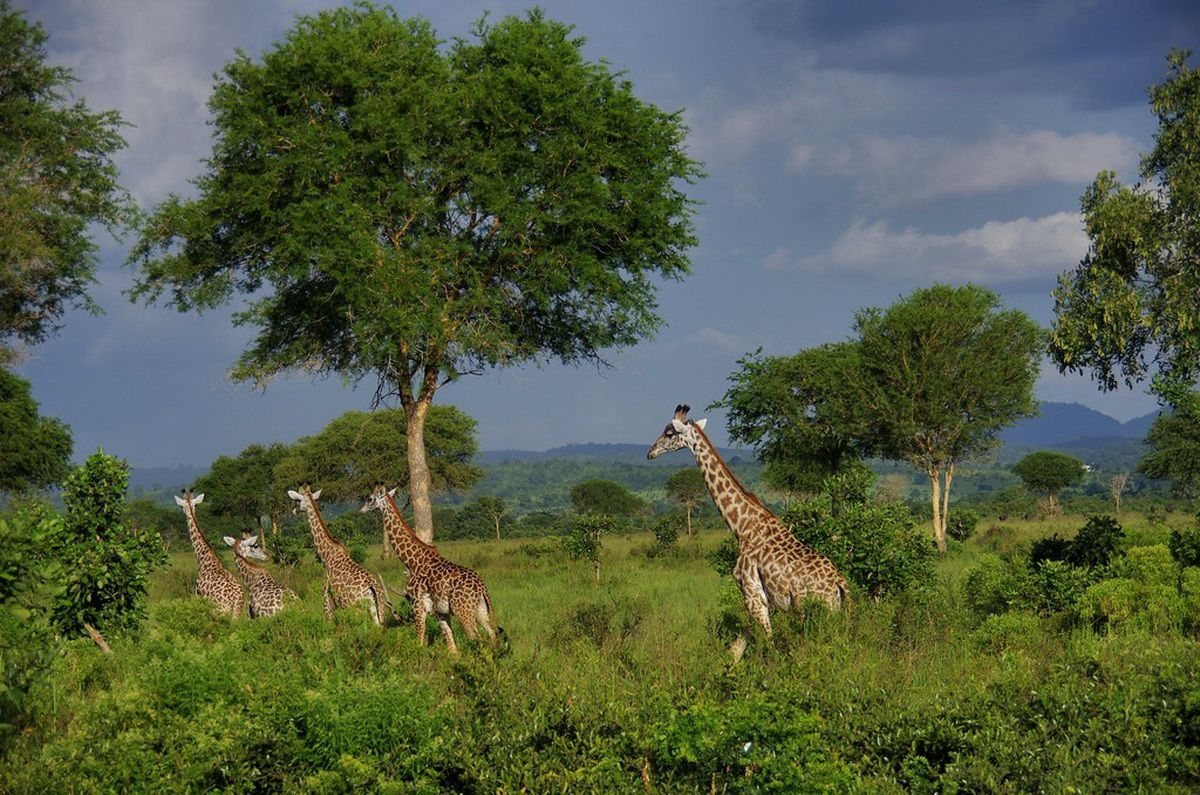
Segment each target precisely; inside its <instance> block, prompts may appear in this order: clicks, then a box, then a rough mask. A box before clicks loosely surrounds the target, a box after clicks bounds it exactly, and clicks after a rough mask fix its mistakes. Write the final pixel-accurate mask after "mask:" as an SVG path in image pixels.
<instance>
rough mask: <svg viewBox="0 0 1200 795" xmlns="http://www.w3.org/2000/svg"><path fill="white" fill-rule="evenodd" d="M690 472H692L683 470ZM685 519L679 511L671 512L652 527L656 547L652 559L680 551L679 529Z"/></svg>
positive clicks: (651, 548)
mask: <svg viewBox="0 0 1200 795" xmlns="http://www.w3.org/2000/svg"><path fill="white" fill-rule="evenodd" d="M681 471H684V472H689V471H691V470H681ZM684 520H685V517H684V516H683V515H682V514H681V513H680V512H679V511H671V512H669V513H666V514H664V515H663V516H662V517H660V518H659V520H658V521H657V522H655V523H654V525H653V527H651V528H650V529H651V531H653V533H654V546H652V547H650V552H649V555H650V557H652V558H657V557H662V556H663V555H670V554H672V553H674V552H676V551H678V549H679V528H680V526H681V525H682V524H683V523H684Z"/></svg>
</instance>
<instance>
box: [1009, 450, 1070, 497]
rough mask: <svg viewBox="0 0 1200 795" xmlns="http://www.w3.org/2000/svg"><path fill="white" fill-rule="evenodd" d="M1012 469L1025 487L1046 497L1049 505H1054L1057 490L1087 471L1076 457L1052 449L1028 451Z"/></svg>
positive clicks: (1059, 490) (1068, 484) (1060, 489)
mask: <svg viewBox="0 0 1200 795" xmlns="http://www.w3.org/2000/svg"><path fill="white" fill-rule="evenodd" d="M1012 471H1013V474H1014V475H1016V476H1017V477H1019V478H1020V479H1021V481H1022V482H1023V483H1024V484H1025V488H1027V489H1029V490H1030V491H1032V492H1034V493H1035V494H1042V495H1045V496H1046V497H1048V498H1049V499H1050V503H1051V506H1054V505H1056V503H1057V499H1058V494H1059V492H1061V491H1062V490H1063V489H1065V488H1066V487H1067V486H1072V485H1074V484H1076V483H1078V482H1079V481H1081V480H1083V476H1084V474H1085V473H1086V472H1087V470H1086V469H1084V466H1083V462H1082V461H1080V460H1079V459H1078V458H1075V457H1074V456H1069V455H1067V454H1066V453H1057V452H1054V451H1053V450H1038V451H1036V452H1033V453H1030V454H1029V455H1027V456H1025V457H1024V458H1022V459H1021V460H1020V461H1018V462H1017V463H1016V464H1015V465H1014V466H1013V468H1012Z"/></svg>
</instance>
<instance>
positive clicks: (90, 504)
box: [51, 450, 167, 650]
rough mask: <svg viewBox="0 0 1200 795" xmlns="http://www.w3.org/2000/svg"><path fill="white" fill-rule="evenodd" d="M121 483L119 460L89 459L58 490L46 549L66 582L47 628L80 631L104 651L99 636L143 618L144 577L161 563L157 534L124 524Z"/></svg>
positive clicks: (100, 454) (123, 468) (125, 479)
mask: <svg viewBox="0 0 1200 795" xmlns="http://www.w3.org/2000/svg"><path fill="white" fill-rule="evenodd" d="M128 483H129V467H128V466H127V465H126V464H125V462H124V461H121V460H120V459H118V458H114V457H113V456H110V455H106V454H105V453H104V451H103V450H99V451H97V452H95V453H93V454H92V455H91V457H89V458H88V460H87V461H86V462H84V464H83V466H82V467H80V468H79V469H77V470H75V471H74V472H73V473H72V474H71V475H70V477H68V478H67V480H66V482H65V483H64V484H63V502H65V503H66V505H67V517H66V521H65V522H64V523H63V528H62V533H61V535H60V536H59V537H58V538H57V539H56V540H55V542H54V543H53V544H52V545H51V548H52V554H53V556H54V557H55V558H57V559H58V560H59V561H60V562H61V563H62V564H63V567H64V569H65V572H64V573H65V578H66V581H65V586H66V588H65V591H64V592H63V594H62V595H61V597H60V598H59V600H58V603H57V605H56V606H55V610H54V619H55V624H56V625H57V626H58V628H59V630H60V631H61V632H63V633H64V634H65V635H68V636H70V635H78V634H79V633H80V632H87V634H88V635H90V636H91V638H92V639H93V640H95V641H96V643H97V644H98V645H99V646H100V647H101V648H104V649H106V650H107V644H106V642H105V640H104V637H103V634H102V632H111V631H113V630H120V629H127V628H130V627H134V626H137V624H139V623H140V622H141V620H142V619H143V618H144V617H145V613H146V593H147V589H148V588H149V584H150V572H151V571H153V570H154V567H156V566H158V565H160V564H162V563H164V562H166V559H167V556H166V552H165V551H164V550H163V544H162V539H161V538H160V537H159V535H158V533H156V532H153V531H152V530H147V529H144V528H140V527H137V526H128V525H126V524H125V523H124V521H123V519H124V515H125V504H124V499H125V489H126V487H127V485H128Z"/></svg>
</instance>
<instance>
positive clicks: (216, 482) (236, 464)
mask: <svg viewBox="0 0 1200 795" xmlns="http://www.w3.org/2000/svg"><path fill="white" fill-rule="evenodd" d="M287 452H288V449H287V447H285V446H284V445H282V444H272V445H269V446H266V447H264V446H263V445H260V444H252V445H250V446H249V447H247V448H246V449H245V450H242V452H240V453H238V455H237V456H224V455H223V456H218V457H217V459H216V460H215V461H213V462H212V464H211V465H210V466H209V469H208V473H207V474H206V475H203V476H201V477H199V478H196V481H195V483H193V484H192V489H193V490H194V491H196V492H199V493H201V494H203V495H204V496H205V500H204V504H205V505H206V506H207V507H208V509H209V511H210V512H211V515H212V516H214V517H216V518H225V517H229V518H231V519H234V520H236V521H237V522H238V523H239V524H240V525H241V528H242V529H246V528H248V527H254V528H256V529H257V530H258V531H259V533H260V534H261V532H262V531H263V530H265V529H266V528H267V527H269V526H270V524H271V523H273V522H275V521H277V520H278V519H279V517H280V516H282V515H283V514H284V513H285V512H286V511H288V510H291V507H292V503H291V501H290V500H289V499H288V496H287V489H289V488H295V487H296V485H297V484H298V483H300V482H301V481H298V480H297V481H291V482H288V483H280V482H278V481H277V480H276V478H275V467H276V466H277V465H278V464H279V462H280V461H282V460H283V458H284V457H285V456H286V455H287ZM264 519H266V524H264V521H263V520H264Z"/></svg>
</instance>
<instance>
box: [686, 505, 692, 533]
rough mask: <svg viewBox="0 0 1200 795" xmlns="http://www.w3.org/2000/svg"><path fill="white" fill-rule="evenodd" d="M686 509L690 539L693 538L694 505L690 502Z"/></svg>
mask: <svg viewBox="0 0 1200 795" xmlns="http://www.w3.org/2000/svg"><path fill="white" fill-rule="evenodd" d="M685 507H686V508H687V534H688V538H691V537H692V504H691V503H690V502H689V503H688V504H687V505H686V506H685Z"/></svg>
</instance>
